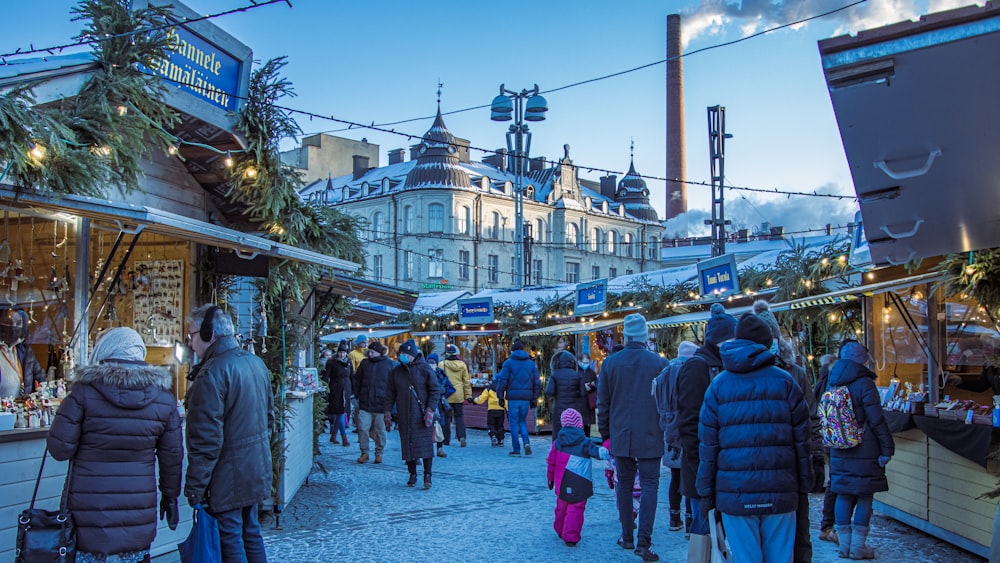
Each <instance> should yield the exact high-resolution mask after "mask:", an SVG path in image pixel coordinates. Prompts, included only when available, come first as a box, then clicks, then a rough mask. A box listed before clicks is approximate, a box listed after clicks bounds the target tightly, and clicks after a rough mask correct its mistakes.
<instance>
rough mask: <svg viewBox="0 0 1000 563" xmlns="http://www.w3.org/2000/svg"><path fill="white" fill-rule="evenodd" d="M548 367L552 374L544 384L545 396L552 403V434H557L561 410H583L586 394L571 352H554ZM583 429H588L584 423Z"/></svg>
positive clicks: (585, 405) (585, 406) (584, 408)
mask: <svg viewBox="0 0 1000 563" xmlns="http://www.w3.org/2000/svg"><path fill="white" fill-rule="evenodd" d="M549 367H550V368H551V369H550V373H551V374H552V375H551V377H549V381H548V383H547V384H546V385H545V396H546V397H548V399H549V401H550V402H551V403H552V435H553V436H558V435H559V429H560V427H561V426H562V424H561V423H560V416H562V413H563V411H565V410H566V409H576V411H577V412H583V411H584V410H586V408H587V395H586V393H584V392H583V377H582V375H583V374H582V372H581V370H580V368H579V366H578V365H577V360H576V358H574V357H573V354H570V353H569V352H568V351H566V350H562V351H559V352H556V354H555V355H554V356H552V360H551V361H550V362H549ZM587 367H590V366H589V365H588V366H587ZM583 429H584V430H587V429H588V425H587V424H586V423H585V424H584V425H583Z"/></svg>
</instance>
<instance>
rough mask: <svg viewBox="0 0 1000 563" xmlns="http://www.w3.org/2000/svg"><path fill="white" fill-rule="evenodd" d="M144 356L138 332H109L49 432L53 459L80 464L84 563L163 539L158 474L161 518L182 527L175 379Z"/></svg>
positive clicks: (73, 481)
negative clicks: (158, 519)
mask: <svg viewBox="0 0 1000 563" xmlns="http://www.w3.org/2000/svg"><path fill="white" fill-rule="evenodd" d="M145 358H146V346H145V345H144V344H143V342H142V337H140V336H139V334H138V333H137V332H135V331H134V330H132V329H130V328H115V329H112V330H110V331H108V332H107V333H106V334H105V335H104V336H103V337H102V338H101V339H100V340H99V341H98V342H97V344H96V345H95V346H94V351H93V353H92V354H91V356H90V365H87V366H81V367H79V368H77V369H76V372H75V373H74V374H73V377H72V378H71V380H72V381H73V387H72V390H71V393H70V394H69V395H68V396H67V397H66V398H65V399H63V402H62V404H61V405H60V406H59V411H58V412H57V413H56V417H55V420H54V421H53V423H52V428H51V429H50V430H49V436H48V448H49V453H51V455H52V457H53V458H55V459H58V460H66V459H72V463H73V465H72V473H71V474H70V476H69V480H70V485H69V496H68V499H67V502H68V505H69V509H70V511H71V512H72V514H73V520H74V522H75V523H76V529H77V549H78V553H77V561H96V560H101V561H103V560H104V559H103V558H101V556H106V555H111V554H115V555H117V556H118V560H119V561H142V560H143V558H144V557H146V556H148V554H149V546H150V544H152V543H153V538H155V537H156V517H157V511H156V507H157V502H156V496H157V495H156V493H157V480H156V469H157V468H159V491H160V492H161V493H162V500H161V502H160V508H161V514H163V513H165V514H166V517H167V523H168V524H169V526H170V528H171V529H175V528H176V527H177V497H178V496H179V495H180V492H181V463H182V459H183V455H184V452H183V434H182V433H181V421H180V416H179V415H178V413H177V399H175V398H174V396H173V395H172V394H171V392H170V388H171V384H172V383H173V381H172V378H171V376H170V374H169V373H168V372H167V371H166V370H165V369H163V368H157V367H153V366H150V365H149V364H147V363H145V361H144V360H145ZM99 558H100V559H99Z"/></svg>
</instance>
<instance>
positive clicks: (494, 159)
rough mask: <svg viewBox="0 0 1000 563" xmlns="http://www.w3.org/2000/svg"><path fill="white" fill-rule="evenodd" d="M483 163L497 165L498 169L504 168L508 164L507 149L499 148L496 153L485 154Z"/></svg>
mask: <svg viewBox="0 0 1000 563" xmlns="http://www.w3.org/2000/svg"><path fill="white" fill-rule="evenodd" d="M483 164H489V165H490V166H496V167H497V168H498V169H500V170H504V169H505V167H506V165H507V149H497V150H496V152H495V153H493V154H488V155H486V156H484V157H483Z"/></svg>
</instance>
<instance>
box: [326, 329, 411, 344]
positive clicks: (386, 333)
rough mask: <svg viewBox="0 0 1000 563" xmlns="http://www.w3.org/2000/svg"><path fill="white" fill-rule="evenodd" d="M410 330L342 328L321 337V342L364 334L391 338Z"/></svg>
mask: <svg viewBox="0 0 1000 563" xmlns="http://www.w3.org/2000/svg"><path fill="white" fill-rule="evenodd" d="M407 332H410V327H405V326H404V327H399V326H394V327H385V328H359V329H355V330H342V331H340V332H335V333H333V334H325V335H323V336H320V337H319V341H320V342H327V343H329V342H340V341H341V340H354V339H356V338H357V337H359V336H361V335H362V334H363V335H365V336H367V337H368V338H389V337H391V336H399V335H400V334H406V333H407Z"/></svg>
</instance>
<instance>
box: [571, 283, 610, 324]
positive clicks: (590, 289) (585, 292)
mask: <svg viewBox="0 0 1000 563" xmlns="http://www.w3.org/2000/svg"><path fill="white" fill-rule="evenodd" d="M607 304H608V279H607V278H604V279H600V280H595V281H592V282H587V283H578V284H576V303H575V304H574V305H573V314H574V315H576V316H578V317H582V316H584V315H593V314H595V313H603V312H604V309H605V308H607Z"/></svg>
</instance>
